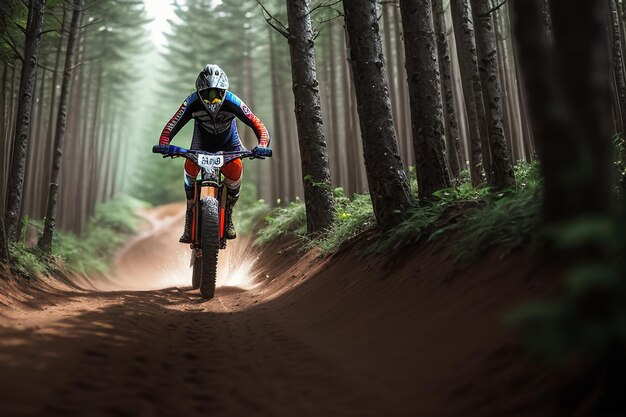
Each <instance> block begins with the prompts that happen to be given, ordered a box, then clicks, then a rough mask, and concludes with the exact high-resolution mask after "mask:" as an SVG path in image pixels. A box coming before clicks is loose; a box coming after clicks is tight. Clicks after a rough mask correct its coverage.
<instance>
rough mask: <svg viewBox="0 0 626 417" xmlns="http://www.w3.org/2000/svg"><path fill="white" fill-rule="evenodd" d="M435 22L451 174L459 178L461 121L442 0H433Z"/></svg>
mask: <svg viewBox="0 0 626 417" xmlns="http://www.w3.org/2000/svg"><path fill="white" fill-rule="evenodd" d="M433 12H434V16H433V22H434V25H435V36H436V37H437V54H438V60H439V71H440V72H441V89H442V94H443V98H444V101H445V111H444V120H445V121H446V122H447V123H446V125H447V127H448V133H447V135H446V140H447V156H448V166H449V167H450V174H452V176H453V177H454V178H458V177H459V175H460V173H461V162H460V161H459V148H460V143H461V138H460V135H459V122H458V121H457V118H456V111H455V110H454V93H453V91H452V69H451V67H450V47H449V46H448V32H447V30H446V19H445V13H444V9H443V1H442V0H434V1H433Z"/></svg>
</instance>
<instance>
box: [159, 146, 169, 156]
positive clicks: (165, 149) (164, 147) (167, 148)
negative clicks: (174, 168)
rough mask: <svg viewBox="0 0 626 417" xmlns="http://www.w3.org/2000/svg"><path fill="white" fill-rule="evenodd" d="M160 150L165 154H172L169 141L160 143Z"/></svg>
mask: <svg viewBox="0 0 626 417" xmlns="http://www.w3.org/2000/svg"><path fill="white" fill-rule="evenodd" d="M159 151H160V153H162V154H163V155H165V156H167V155H169V154H170V145H169V143H161V144H159Z"/></svg>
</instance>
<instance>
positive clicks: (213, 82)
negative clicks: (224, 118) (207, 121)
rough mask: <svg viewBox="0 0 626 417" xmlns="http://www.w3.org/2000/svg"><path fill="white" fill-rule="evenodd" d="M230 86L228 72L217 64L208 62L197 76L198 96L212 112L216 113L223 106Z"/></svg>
mask: <svg viewBox="0 0 626 417" xmlns="http://www.w3.org/2000/svg"><path fill="white" fill-rule="evenodd" d="M228 86H229V85H228V77H227V76H226V73H225V72H224V71H223V70H222V69H221V68H220V67H219V66H217V65H213V64H208V65H207V66H206V67H204V69H203V70H202V71H200V74H198V78H196V91H197V92H198V96H199V97H200V100H201V101H202V104H204V107H206V109H207V110H208V111H210V112H211V113H216V112H217V111H218V110H219V108H220V107H221V106H222V101H223V100H224V96H225V95H226V90H228Z"/></svg>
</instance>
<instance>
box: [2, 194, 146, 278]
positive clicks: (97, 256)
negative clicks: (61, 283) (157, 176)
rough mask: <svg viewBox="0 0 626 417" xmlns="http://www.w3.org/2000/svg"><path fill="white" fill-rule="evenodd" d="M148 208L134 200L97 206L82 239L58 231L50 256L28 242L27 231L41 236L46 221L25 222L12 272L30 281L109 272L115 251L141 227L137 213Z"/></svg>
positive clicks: (13, 253) (13, 249) (14, 249)
mask: <svg viewBox="0 0 626 417" xmlns="http://www.w3.org/2000/svg"><path fill="white" fill-rule="evenodd" d="M145 205H146V203H143V202H140V201H139V200H135V199H133V198H131V197H120V198H116V199H113V200H110V201H108V202H106V203H103V204H100V205H98V206H97V207H96V210H95V213H94V215H93V216H92V217H91V219H90V220H89V223H88V224H87V226H86V228H85V231H84V232H83V234H82V236H80V237H77V236H76V235H74V234H72V233H67V232H63V231H60V230H58V229H57V230H55V232H54V239H53V242H52V248H51V254H50V256H46V255H44V254H43V253H42V252H41V251H40V250H39V249H38V248H37V246H32V244H31V245H29V244H27V242H26V230H28V229H29V228H32V229H34V230H35V232H36V233H37V235H38V236H40V235H41V232H42V228H43V221H41V220H28V219H26V220H25V222H24V223H25V224H24V225H23V227H22V230H23V231H24V233H23V236H22V239H21V240H20V241H19V242H16V243H13V244H11V246H10V252H11V267H12V269H13V272H14V273H16V274H17V275H21V276H24V277H28V278H37V277H38V276H41V275H48V274H54V273H55V272H65V273H70V274H86V273H90V272H99V273H105V272H107V270H108V265H109V263H110V261H111V259H112V257H113V254H114V253H115V251H116V250H117V249H118V248H119V247H120V246H121V245H122V244H123V243H124V242H125V241H126V239H127V238H128V236H130V235H131V234H133V233H134V232H135V231H136V230H137V227H138V226H139V222H140V219H139V217H137V215H136V214H135V210H136V209H137V208H139V207H143V206H145Z"/></svg>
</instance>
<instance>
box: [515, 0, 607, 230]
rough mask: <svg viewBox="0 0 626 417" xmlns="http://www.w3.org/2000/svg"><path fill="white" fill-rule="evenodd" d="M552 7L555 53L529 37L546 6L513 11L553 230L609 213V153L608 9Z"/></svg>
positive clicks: (539, 2) (518, 5)
mask: <svg viewBox="0 0 626 417" xmlns="http://www.w3.org/2000/svg"><path fill="white" fill-rule="evenodd" d="M551 3H552V6H553V7H552V22H553V34H554V42H555V48H554V49H551V48H549V47H548V43H547V41H546V39H545V36H544V34H543V33H542V32H540V31H536V30H532V28H535V27H541V24H542V10H543V5H544V4H543V0H532V1H530V0H529V1H525V2H523V3H522V2H513V3H512V6H513V8H514V11H515V16H514V17H515V25H514V31H515V35H516V38H517V43H518V48H519V49H518V50H519V57H520V64H521V66H522V74H523V76H524V82H525V86H526V88H527V90H526V93H527V97H528V111H529V113H530V120H531V123H532V125H531V127H532V130H533V134H534V137H535V139H536V146H537V151H538V153H539V157H540V159H541V169H542V174H543V179H544V205H543V211H544V212H543V215H544V220H545V222H547V223H553V224H554V223H562V222H566V221H569V220H572V219H575V218H579V217H580V216H590V215H608V214H609V213H610V206H611V205H610V201H611V197H610V192H611V186H610V183H611V181H610V169H611V163H610V153H611V152H610V141H609V139H610V138H609V128H608V126H609V121H608V114H609V113H610V111H609V87H608V85H609V82H608V78H609V69H608V67H607V66H608V62H609V59H608V51H607V49H606V46H607V43H606V39H607V33H606V19H605V16H606V14H605V13H606V7H605V6H606V4H605V3H604V4H603V1H601V0H595V1H588V2H582V3H578V4H577V6H576V7H572V4H571V2H569V1H563V0H552V2H551ZM572 27H575V28H577V29H576V30H575V31H573V30H571V28H572ZM537 68H542V71H537V70H536V69H537Z"/></svg>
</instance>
